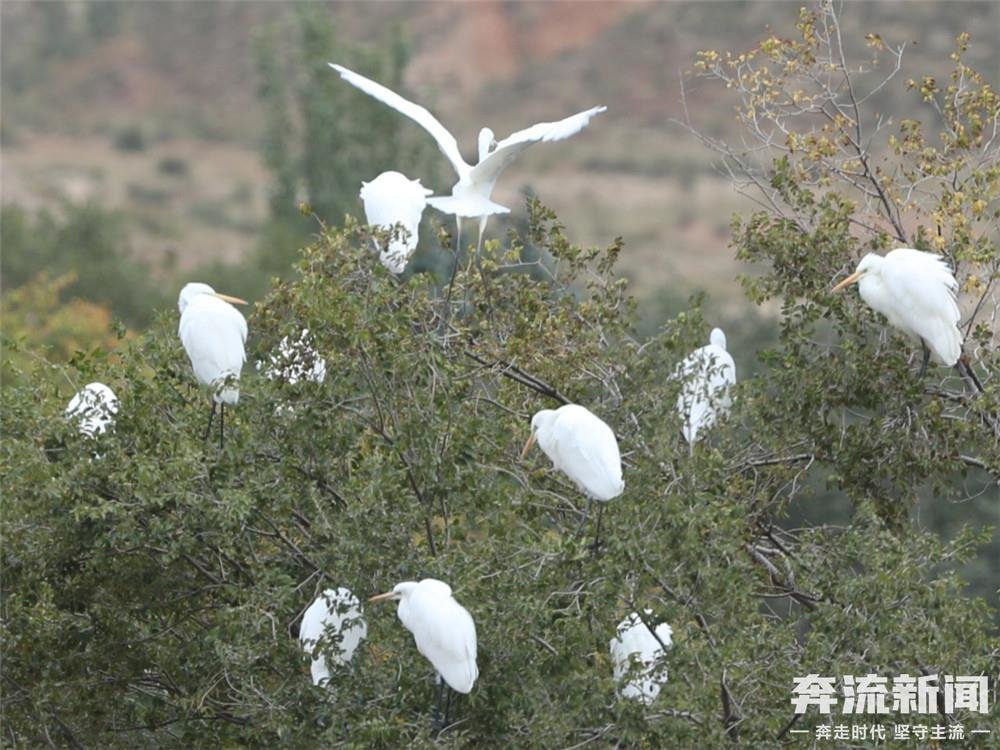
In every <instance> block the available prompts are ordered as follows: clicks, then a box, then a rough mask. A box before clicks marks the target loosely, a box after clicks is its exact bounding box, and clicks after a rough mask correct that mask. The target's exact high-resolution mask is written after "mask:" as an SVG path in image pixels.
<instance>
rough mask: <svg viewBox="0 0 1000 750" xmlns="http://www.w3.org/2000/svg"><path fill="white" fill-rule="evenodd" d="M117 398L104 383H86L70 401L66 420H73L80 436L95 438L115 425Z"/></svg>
mask: <svg viewBox="0 0 1000 750" xmlns="http://www.w3.org/2000/svg"><path fill="white" fill-rule="evenodd" d="M117 413H118V397H117V396H115V392H114V391H113V390H111V389H110V388H108V386H106V385H104V383H88V384H87V385H85V386H84V387H83V388H82V389H80V391H79V392H78V393H77V394H76V395H75V396H73V398H72V399H70V402H69V406H67V407H66V417H67V419H73V420H75V421H76V422H77V423H78V425H77V429H78V430H79V431H80V434H81V435H86V436H87V437H97V436H98V435H102V434H104V432H105V430H107V429H108V428H109V427H113V426H114V424H115V415H116V414H117Z"/></svg>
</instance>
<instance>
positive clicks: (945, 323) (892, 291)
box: [831, 247, 962, 376]
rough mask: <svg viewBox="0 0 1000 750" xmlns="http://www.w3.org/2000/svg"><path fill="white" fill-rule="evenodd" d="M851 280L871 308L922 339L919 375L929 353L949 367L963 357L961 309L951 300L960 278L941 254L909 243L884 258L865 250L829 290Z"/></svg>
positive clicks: (847, 284)
mask: <svg viewBox="0 0 1000 750" xmlns="http://www.w3.org/2000/svg"><path fill="white" fill-rule="evenodd" d="M855 282H857V283H858V291H859V292H861V299H863V300H864V301H865V302H866V303H867V305H868V306H869V307H870V308H872V309H873V310H875V311H876V312H880V313H882V314H883V315H884V316H885V317H886V318H887V319H888V320H889V323H890V325H892V326H894V327H896V328H898V329H899V330H900V331H902V332H903V333H905V334H906V335H907V336H912V337H913V338H915V339H917V340H919V341H920V344H921V346H922V347H923V350H924V362H923V366H922V367H921V368H920V375H921V376H923V374H924V372H925V371H926V370H927V361H928V359H929V358H930V357H931V356H933V357H934V361H935V362H940V363H941V364H943V365H948V366H949V367H951V366H954V365H955V364H956V363H957V362H958V358H959V357H961V356H962V333H961V331H959V330H958V321H959V318H961V313H959V311H958V303H957V302H956V301H955V294H956V292H957V291H958V282H957V281H956V280H955V276H954V275H953V274H952V272H951V269H950V268H948V264H947V263H946V262H945V260H944V259H943V258H942V257H941V256H940V255H935V254H934V253H925V252H923V251H922V250H911V249H910V248H908V247H901V248H898V249H896V250H893V251H892V252H890V253H887V254H886V255H885V257H882V256H880V255H876V254H875V253H868V255H866V256H865V257H864V258H862V259H861V262H860V263H858V268H857V270H856V271H855V272H854V273H852V274H851V275H850V276H848V277H847V278H846V279H844V280H843V281H841V282H840V283H839V284H837V285H836V286H835V287H834V288H833V289H832V290H831V291H834V292H839V291H840V290H841V289H844V288H846V287H848V286H850V285H851V284H853V283H855Z"/></svg>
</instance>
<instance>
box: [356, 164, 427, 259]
mask: <svg viewBox="0 0 1000 750" xmlns="http://www.w3.org/2000/svg"><path fill="white" fill-rule="evenodd" d="M433 192H434V191H433V190H429V189H428V188H425V187H424V186H423V185H421V184H420V180H411V179H410V178H408V177H407V176H406V175H404V174H401V173H400V172H392V171H389V172H383V173H382V174H380V175H379V176H378V177H376V178H375V179H374V180H372V181H371V182H362V183H361V194H360V195H361V200H362V202H363V203H364V206H365V218H366V219H367V220H368V223H369V224H370V225H372V226H375V227H379V228H381V229H386V230H389V231H393V227H395V225H396V224H401V225H402V227H403V230H404V235H403V236H402V237H400V236H398V234H395V233H394V234H393V235H392V236H391V237H390V238H389V240H388V242H387V244H386V247H383V248H381V253H380V254H379V260H381V261H382V265H383V266H385V267H386V268H388V269H389V270H390V271H391V272H392V273H396V274H399V273H402V272H403V270H404V269H405V268H406V264H407V262H408V261H409V260H410V256H411V255H413V252H414V251H415V250H416V249H417V242H418V240H419V236H418V233H419V230H420V219H421V217H422V216H423V215H424V207H425V206H426V205H427V196H428V195H430V194H431V193H433Z"/></svg>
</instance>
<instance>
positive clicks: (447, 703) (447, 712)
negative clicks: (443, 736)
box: [441, 680, 453, 729]
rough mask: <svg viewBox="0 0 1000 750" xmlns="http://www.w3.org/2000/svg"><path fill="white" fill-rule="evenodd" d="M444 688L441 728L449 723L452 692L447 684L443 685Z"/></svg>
mask: <svg viewBox="0 0 1000 750" xmlns="http://www.w3.org/2000/svg"><path fill="white" fill-rule="evenodd" d="M442 682H444V680H442ZM444 690H445V698H444V723H443V724H442V725H441V728H442V729H444V728H445V727H446V726H448V725H449V724H450V723H451V718H450V717H451V694H452V692H453V691H452V689H451V688H450V687H448V686H447V685H446V686H445V688H444Z"/></svg>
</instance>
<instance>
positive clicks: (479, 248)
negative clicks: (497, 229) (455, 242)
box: [476, 216, 490, 271]
mask: <svg viewBox="0 0 1000 750" xmlns="http://www.w3.org/2000/svg"><path fill="white" fill-rule="evenodd" d="M489 220H490V217H489V216H481V217H479V240H478V241H477V242H476V268H478V269H479V270H480V271H482V268H483V266H482V262H481V261H482V256H483V235H484V234H486V222H487V221H489Z"/></svg>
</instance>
